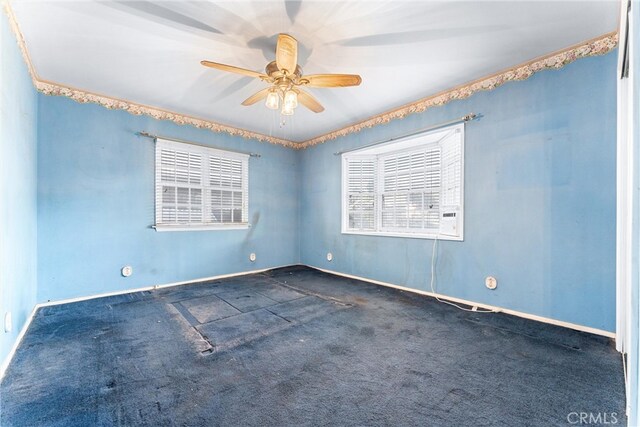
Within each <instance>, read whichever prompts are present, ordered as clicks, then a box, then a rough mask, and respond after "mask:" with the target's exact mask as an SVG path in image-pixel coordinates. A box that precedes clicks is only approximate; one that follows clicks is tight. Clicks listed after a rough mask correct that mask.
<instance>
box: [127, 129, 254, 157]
mask: <svg viewBox="0 0 640 427" xmlns="http://www.w3.org/2000/svg"><path fill="white" fill-rule="evenodd" d="M136 135H140V136H144V137H146V138H152V139H154V140H155V139H158V138H160V139H166V140H167V141H175V142H182V143H183V144H190V145H197V146H199V147H207V148H213V149H216V150H224V151H230V152H232V153H238V154H247V155H249V156H250V157H262V155H261V154H258V153H248V152H246V151H236V150H229V149H227V148H219V147H212V146H211V145H207V144H201V143H198V142H192V141H185V140H184V139H177V138H169V137H167V136H160V135H153V134H150V133H149V132H136Z"/></svg>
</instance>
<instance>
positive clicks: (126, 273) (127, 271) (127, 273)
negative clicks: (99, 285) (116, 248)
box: [120, 265, 133, 277]
mask: <svg viewBox="0 0 640 427" xmlns="http://www.w3.org/2000/svg"><path fill="white" fill-rule="evenodd" d="M120 272H121V273H122V275H123V276H124V277H129V276H131V275H132V274H133V267H131V266H130V265H125V266H124V267H122V270H121V271H120Z"/></svg>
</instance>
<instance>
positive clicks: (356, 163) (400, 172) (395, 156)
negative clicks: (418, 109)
mask: <svg viewBox="0 0 640 427" xmlns="http://www.w3.org/2000/svg"><path fill="white" fill-rule="evenodd" d="M463 161H464V124H460V125H456V126H451V127H447V128H445V129H439V130H437V131H432V132H429V133H423V134H420V135H418V136H412V137H408V138H404V139H401V140H398V141H393V142H390V143H385V144H379V145H375V146H372V147H368V148H363V149H360V150H356V151H351V152H348V153H345V154H343V155H342V232H343V233H352V234H372V235H381V236H404V237H421V238H435V237H437V238H439V239H447V240H463V225H464V223H463V213H464V212H463V183H464V177H463V173H464V167H463Z"/></svg>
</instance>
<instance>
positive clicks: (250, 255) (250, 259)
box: [249, 252, 256, 262]
mask: <svg viewBox="0 0 640 427" xmlns="http://www.w3.org/2000/svg"><path fill="white" fill-rule="evenodd" d="M249 261H251V262H255V261H256V254H255V253H253V252H251V253H250V254H249Z"/></svg>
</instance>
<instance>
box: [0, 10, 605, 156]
mask: <svg viewBox="0 0 640 427" xmlns="http://www.w3.org/2000/svg"><path fill="white" fill-rule="evenodd" d="M0 1H1V2H2V6H3V9H4V12H5V14H6V15H7V17H8V19H9V24H10V26H11V30H12V31H13V33H14V35H15V37H16V40H17V43H18V46H19V48H20V51H21V53H22V57H23V58H24V61H25V63H26V64H27V68H28V70H29V74H30V76H31V79H32V81H33V85H34V86H35V88H36V89H37V90H38V91H39V92H42V93H43V94H46V95H55V96H65V97H67V98H71V99H73V100H75V101H77V102H80V103H95V104H99V105H101V106H103V107H106V108H109V109H115V110H124V111H127V112H129V113H131V114H134V115H146V116H149V117H152V118H154V119H158V120H169V121H172V122H174V123H177V124H180V125H191V126H194V127H197V128H200V129H209V130H211V131H213V132H224V133H227V134H229V135H233V136H240V137H243V138H248V139H255V140H257V141H261V142H269V143H271V144H277V145H282V146H284V147H288V148H293V149H305V148H308V147H311V146H314V145H317V144H322V143H325V142H327V141H331V140H335V139H337V138H340V137H343V136H346V135H349V134H352V133H356V132H360V131H361V130H363V129H368V128H372V127H374V126H378V125H381V124H385V123H389V122H390V121H392V120H398V119H403V118H405V117H406V116H408V115H410V114H414V113H422V112H424V111H426V110H428V109H429V108H432V107H439V106H442V105H444V104H447V103H449V102H451V101H455V100H460V99H465V98H468V97H470V96H471V95H473V94H474V93H476V92H480V91H486V90H493V89H496V88H498V87H500V86H502V85H503V84H505V83H507V82H511V81H521V80H526V79H528V78H529V77H531V76H532V75H534V74H535V73H538V72H540V71H543V70H548V69H560V68H562V67H564V66H565V65H568V64H570V63H572V62H574V61H576V60H577V59H580V58H586V57H589V56H599V55H604V54H606V53H608V52H610V51H612V50H613V49H615V48H616V47H617V45H618V33H617V32H616V31H614V32H611V33H607V34H604V35H602V36H599V37H596V38H594V39H591V40H587V41H585V42H582V43H579V44H577V45H574V46H571V47H569V48H566V49H563V50H560V51H557V52H553V53H551V54H548V55H545V56H542V57H539V58H536V59H533V60H531V61H528V62H525V63H523V64H520V65H517V66H515V67H511V68H509V69H506V70H503V71H500V72H498V73H495V74H492V75H490V76H487V77H483V78H481V79H477V80H474V81H472V82H469V83H465V84H463V85H460V86H456V87H454V88H452V89H447V90H445V91H442V92H439V93H437V94H435V95H432V96H429V97H426V98H422V99H419V100H418V101H414V102H412V103H409V104H406V105H403V106H401V107H399V108H396V109H393V110H390V111H387V112H385V113H381V114H378V115H375V116H373V117H371V118H369V119H366V120H363V121H361V122H358V123H355V124H352V125H349V126H346V127H343V128H341V129H338V130H335V131H331V132H329V133H326V134H323V135H320V136H317V137H314V138H311V139H309V140H307V141H302V142H295V141H290V140H287V139H282V138H276V137H273V136H269V135H264V134H261V133H258V132H253V131H249V130H246V129H241V128H236V127H233V126H228V125H223V124H220V123H217V122H214V121H211V120H206V119H201V118H196V117H192V116H187V115H184V114H179V113H176V112H172V111H167V110H163V109H159V108H156V107H151V106H148V105H143V104H138V103H135V102H131V101H127V100H123V99H118V98H113V97H109V96H106V95H100V94H96V93H92V92H89V91H85V90H82V89H77V88H73V87H70V86H65V85H62V84H59V83H55V82H50V81H46V80H43V79H41V78H40V77H39V76H38V74H37V73H36V71H35V68H34V67H33V63H32V62H31V58H30V56H29V52H28V50H27V45H26V42H25V40H24V37H23V36H22V33H21V31H20V28H19V26H18V23H17V21H16V18H15V15H14V13H13V10H12V9H11V6H10V4H9V1H8V0H0Z"/></svg>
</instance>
